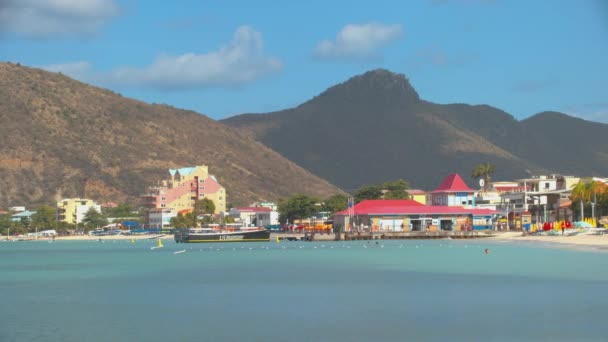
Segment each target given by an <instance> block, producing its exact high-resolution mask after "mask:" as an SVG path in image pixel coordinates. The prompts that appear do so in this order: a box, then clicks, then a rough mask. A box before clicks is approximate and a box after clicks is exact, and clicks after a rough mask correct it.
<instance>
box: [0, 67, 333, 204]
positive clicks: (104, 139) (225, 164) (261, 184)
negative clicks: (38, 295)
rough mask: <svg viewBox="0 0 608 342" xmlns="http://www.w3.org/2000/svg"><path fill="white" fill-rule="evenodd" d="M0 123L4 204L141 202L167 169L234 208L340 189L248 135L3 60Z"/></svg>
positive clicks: (183, 112) (0, 178) (1, 197)
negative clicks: (205, 171)
mask: <svg viewBox="0 0 608 342" xmlns="http://www.w3.org/2000/svg"><path fill="white" fill-rule="evenodd" d="M0 117H1V118H2V122H3V124H2V125H1V126H0V188H2V189H3V191H2V192H0V207H1V206H7V205H11V204H12V205H18V204H27V205H29V204H39V203H48V202H51V201H55V200H57V199H59V198H61V197H79V196H86V197H89V198H93V199H103V200H109V201H118V202H124V201H129V202H131V203H137V202H138V196H139V195H140V194H142V193H143V192H144V191H145V187H146V186H148V185H153V184H155V183H156V181H158V180H160V179H162V178H163V177H164V176H165V173H166V171H167V169H169V168H176V167H183V166H190V165H200V164H206V165H208V166H209V171H210V173H211V174H214V175H216V176H217V178H218V180H219V181H220V183H221V184H222V185H223V186H224V187H225V188H226V190H227V195H228V202H230V203H233V204H249V203H250V202H251V201H254V200H277V199H278V198H280V197H284V196H288V195H290V194H292V193H295V192H303V193H308V194H310V195H316V196H321V197H324V196H328V195H331V194H334V193H339V192H341V190H339V189H338V188H337V187H335V186H333V185H331V184H329V183H327V182H326V181H324V180H322V179H320V178H318V177H316V176H313V175H312V174H310V173H309V172H308V171H306V170H304V169H302V168H301V167H299V166H298V165H296V164H295V163H293V162H291V161H288V160H286V159H285V158H284V157H282V156H281V155H280V154H278V153H277V152H275V151H273V150H271V149H269V148H268V147H266V146H264V145H263V144H261V143H259V142H257V141H255V140H253V139H252V138H251V136H250V135H249V134H247V133H245V132H242V131H239V130H235V129H234V128H230V127H228V126H225V125H223V124H221V123H218V122H217V121H215V120H212V119H209V118H208V117H206V116H204V115H201V114H199V113H196V112H193V111H187V110H180V109H176V108H173V107H170V106H167V105H158V104H147V103H144V102H142V101H138V100H134V99H129V98H125V97H122V96H121V95H119V94H116V93H114V92H112V91H110V90H106V89H102V88H98V87H94V86H91V85H88V84H85V83H81V82H78V81H76V80H72V79H70V78H68V77H66V76H64V75H61V74H59V73H50V72H47V71H43V70H40V69H35V68H29V67H25V66H19V65H15V64H9V63H0Z"/></svg>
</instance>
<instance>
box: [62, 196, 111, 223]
mask: <svg viewBox="0 0 608 342" xmlns="http://www.w3.org/2000/svg"><path fill="white" fill-rule="evenodd" d="M91 209H94V210H96V211H97V212H98V213H101V206H100V205H99V204H97V203H95V201H93V200H91V199H86V198H65V199H62V200H60V201H58V202H57V221H58V222H65V223H69V224H78V223H81V222H82V221H83V220H84V217H85V215H86V214H87V212H88V211H89V210H91Z"/></svg>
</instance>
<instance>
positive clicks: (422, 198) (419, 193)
mask: <svg viewBox="0 0 608 342" xmlns="http://www.w3.org/2000/svg"><path fill="white" fill-rule="evenodd" d="M407 193H408V194H410V196H412V199H413V200H414V201H416V202H418V203H422V204H425V205H426V191H423V190H418V189H411V190H408V191H407Z"/></svg>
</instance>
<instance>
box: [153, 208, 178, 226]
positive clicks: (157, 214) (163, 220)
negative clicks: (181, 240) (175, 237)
mask: <svg viewBox="0 0 608 342" xmlns="http://www.w3.org/2000/svg"><path fill="white" fill-rule="evenodd" d="M176 216H177V212H176V211H175V209H174V208H153V209H150V210H149V211H148V215H147V217H148V220H147V221H148V223H147V228H148V229H150V230H163V229H167V228H170V227H171V219H172V218H174V217H176Z"/></svg>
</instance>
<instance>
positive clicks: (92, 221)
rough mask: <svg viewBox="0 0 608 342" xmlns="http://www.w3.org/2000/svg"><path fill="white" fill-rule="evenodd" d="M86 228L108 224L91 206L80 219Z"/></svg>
mask: <svg viewBox="0 0 608 342" xmlns="http://www.w3.org/2000/svg"><path fill="white" fill-rule="evenodd" d="M82 223H84V225H85V227H86V228H89V229H90V228H95V227H102V226H105V225H106V224H108V220H107V219H106V218H105V216H103V214H101V213H100V212H99V211H97V209H95V208H93V207H91V208H90V209H89V211H87V213H86V214H84V219H83V220H82Z"/></svg>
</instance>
